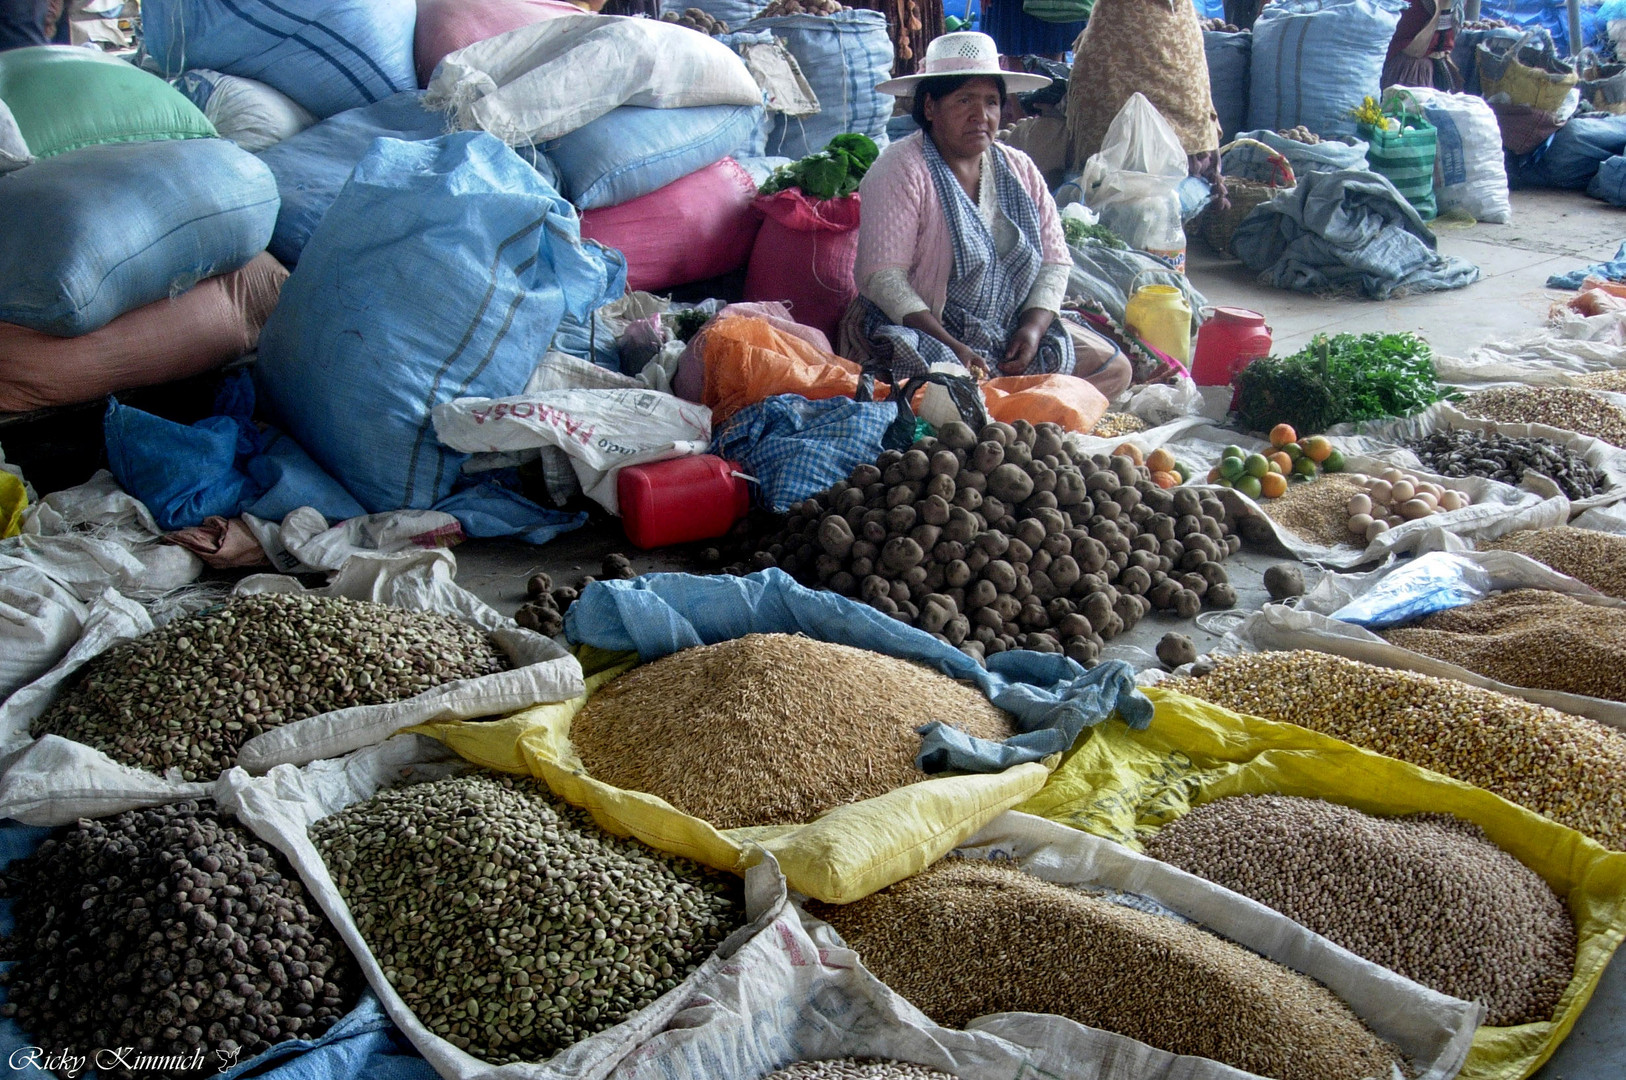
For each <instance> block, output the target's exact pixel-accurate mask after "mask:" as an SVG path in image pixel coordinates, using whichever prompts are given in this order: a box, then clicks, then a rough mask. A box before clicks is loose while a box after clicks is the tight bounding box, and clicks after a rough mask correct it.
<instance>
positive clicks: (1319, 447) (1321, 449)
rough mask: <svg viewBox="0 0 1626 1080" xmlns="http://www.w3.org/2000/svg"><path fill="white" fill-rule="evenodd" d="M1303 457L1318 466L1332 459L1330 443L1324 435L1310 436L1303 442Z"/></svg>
mask: <svg viewBox="0 0 1626 1080" xmlns="http://www.w3.org/2000/svg"><path fill="white" fill-rule="evenodd" d="M1304 456H1305V457H1307V458H1309V459H1310V460H1311V461H1313V462H1315V463H1316V464H1317V465H1319V464H1321V463H1322V462H1323V461H1326V460H1327V459H1328V458H1330V457H1332V443H1330V442H1328V441H1327V438H1326V436H1324V435H1311V436H1310V437H1309V438H1308V439H1305V440H1304Z"/></svg>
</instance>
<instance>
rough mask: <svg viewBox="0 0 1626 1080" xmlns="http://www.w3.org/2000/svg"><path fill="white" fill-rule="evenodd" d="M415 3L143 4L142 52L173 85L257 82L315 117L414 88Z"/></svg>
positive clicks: (266, 0) (264, 0) (217, 0)
mask: <svg viewBox="0 0 1626 1080" xmlns="http://www.w3.org/2000/svg"><path fill="white" fill-rule="evenodd" d="M417 23H418V6H417V3H416V0H145V2H144V3H143V4H142V5H141V26H142V31H143V32H144V33H145V35H146V42H145V45H146V50H147V53H148V55H149V56H150V57H151V58H152V59H153V60H154V61H155V62H156V63H157V65H158V67H159V69H160V70H162V71H163V73H164V74H165V75H166V76H168V77H171V78H173V77H174V76H176V75H179V74H181V73H182V72H183V71H185V70H186V69H187V68H210V69H212V70H214V71H219V72H221V73H223V74H226V75H240V76H242V77H243V78H245V79H258V80H259V81H260V82H263V83H265V84H266V85H267V86H272V87H275V88H276V89H278V90H281V91H282V92H283V93H284V94H287V95H288V96H289V97H291V98H293V99H294V100H295V101H297V102H299V104H301V105H303V106H304V107H305V108H306V109H307V110H309V111H310V112H311V113H312V114H313V115H315V116H317V117H319V118H320V117H326V116H332V115H333V114H334V113H340V112H343V111H344V110H346V109H355V108H359V107H361V106H363V105H371V104H372V103H373V102H375V101H382V100H383V99H384V98H387V97H389V96H390V95H391V94H398V93H400V92H401V91H403V90H413V89H416V88H417V85H418V74H417V69H416V68H415V67H414V66H413V59H412V40H413V31H414V30H415V29H416V28H417Z"/></svg>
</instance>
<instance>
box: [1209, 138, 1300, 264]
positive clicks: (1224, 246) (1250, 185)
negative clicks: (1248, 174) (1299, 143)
mask: <svg viewBox="0 0 1626 1080" xmlns="http://www.w3.org/2000/svg"><path fill="white" fill-rule="evenodd" d="M1236 146H1253V147H1257V148H1259V149H1260V150H1263V151H1264V152H1265V157H1266V159H1267V160H1268V161H1269V162H1270V165H1271V169H1272V171H1273V172H1274V174H1275V175H1273V176H1272V177H1271V178H1270V180H1269V181H1267V182H1261V181H1257V180H1230V179H1227V180H1226V181H1225V189H1226V192H1227V194H1228V197H1229V199H1230V202H1231V206H1230V209H1228V210H1221V209H1220V208H1219V204H1218V203H1217V202H1216V203H1210V204H1209V206H1208V209H1207V210H1204V211H1203V217H1202V221H1201V222H1200V223H1199V224H1200V226H1201V228H1202V237H1203V242H1204V243H1206V244H1207V245H1208V246H1209V247H1211V248H1213V249H1214V251H1215V252H1216V253H1218V254H1220V255H1225V256H1230V255H1231V240H1232V238H1234V237H1235V236H1236V230H1237V226H1239V225H1241V224H1242V222H1243V219H1245V218H1246V217H1247V216H1248V215H1249V214H1251V213H1253V212H1254V210H1256V209H1257V208H1259V207H1260V206H1263V205H1264V204H1265V203H1267V202H1269V201H1270V200H1271V199H1274V198H1275V197H1276V196H1277V195H1279V194H1281V193H1282V192H1284V191H1288V190H1291V189H1292V188H1293V187H1294V186H1295V185H1296V184H1297V183H1298V180H1297V178H1295V177H1294V176H1293V166H1292V165H1290V164H1288V161H1287V158H1286V157H1285V156H1283V155H1282V154H1281V153H1280V152H1278V151H1276V150H1273V149H1271V148H1270V147H1269V146H1266V145H1265V144H1264V143H1262V142H1260V141H1259V140H1258V139H1238V140H1236V141H1235V142H1233V143H1228V144H1226V145H1225V146H1222V147H1220V157H1221V158H1223V157H1224V156H1225V152H1226V151H1227V150H1230V149H1231V148H1232V147H1236Z"/></svg>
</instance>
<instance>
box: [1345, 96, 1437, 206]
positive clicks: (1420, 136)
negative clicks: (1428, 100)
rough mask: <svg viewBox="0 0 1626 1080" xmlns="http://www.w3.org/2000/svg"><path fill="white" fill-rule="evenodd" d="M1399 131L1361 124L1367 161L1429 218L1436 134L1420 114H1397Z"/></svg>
mask: <svg viewBox="0 0 1626 1080" xmlns="http://www.w3.org/2000/svg"><path fill="white" fill-rule="evenodd" d="M1395 119H1396V120H1398V121H1399V122H1400V130H1399V131H1388V130H1386V129H1383V128H1376V127H1373V126H1372V125H1371V124H1361V125H1360V132H1361V138H1363V139H1365V140H1366V142H1367V147H1366V161H1367V164H1368V165H1370V166H1372V171H1373V172H1376V173H1381V174H1382V175H1384V176H1386V177H1388V178H1389V182H1390V183H1391V184H1393V185H1394V186H1395V187H1396V188H1398V189H1399V191H1400V194H1402V195H1404V196H1405V197H1406V201H1407V202H1409V203H1411V204H1412V206H1413V207H1415V208H1416V209H1417V212H1418V213H1419V214H1421V215H1422V217H1423V220H1424V221H1427V220H1429V219H1430V218H1432V217H1433V216H1434V215H1435V213H1436V211H1437V207H1436V204H1435V201H1434V158H1435V155H1436V154H1437V153H1438V152H1439V133H1438V132H1437V131H1435V130H1434V125H1433V124H1430V123H1429V122H1428V121H1427V120H1425V119H1423V118H1422V117H1421V116H1416V115H1405V116H1397V117H1395Z"/></svg>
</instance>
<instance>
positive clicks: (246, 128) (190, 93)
mask: <svg viewBox="0 0 1626 1080" xmlns="http://www.w3.org/2000/svg"><path fill="white" fill-rule="evenodd" d="M173 82H174V83H175V89H177V90H179V91H180V92H181V93H183V94H185V95H186V97H187V98H188V99H189V100H190V101H191V102H192V104H194V105H196V106H197V107H198V108H200V109H202V110H203V115H204V116H207V117H208V118H209V123H211V124H213V125H214V126H215V130H216V131H218V132H219V133H220V137H221V138H222V139H230V140H231V141H232V142H234V143H236V144H237V145H238V146H241V147H242V148H243V149H244V150H247V151H248V152H249V153H251V154H258V153H259V152H260V151H261V150H264V149H266V148H267V147H271V146H275V145H276V144H277V143H279V142H281V141H282V140H284V139H286V138H289V137H291V136H294V135H298V134H299V133H300V132H301V131H304V130H305V129H306V128H308V127H310V126H311V125H312V124H314V123H316V117H314V116H312V115H311V114H310V113H309V112H306V111H305V109H304V108H303V107H302V106H301V105H300V104H299V102H297V101H295V100H294V99H293V98H291V97H289V96H288V95H286V94H284V93H283V92H282V91H280V90H277V89H274V88H272V87H270V86H267V85H266V84H265V83H263V82H256V81H254V80H253V79H244V78H240V77H238V76H236V75H222V74H221V73H220V72H218V71H209V70H208V69H207V68H194V69H193V70H191V71H187V72H185V73H184V74H182V75H181V76H179V77H178V78H176V79H174V80H173Z"/></svg>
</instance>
